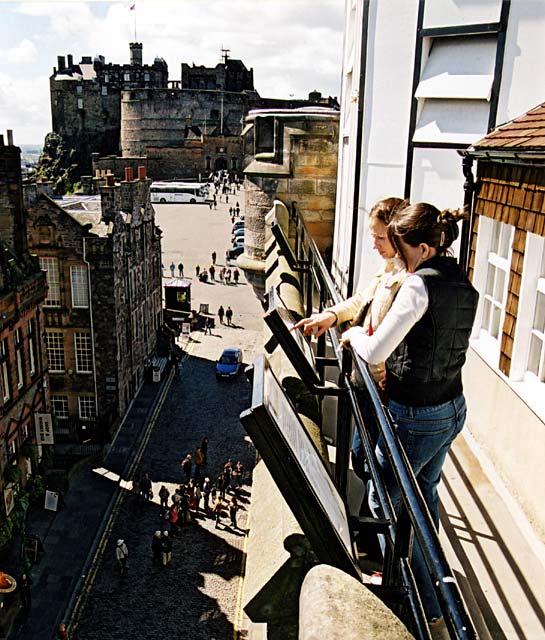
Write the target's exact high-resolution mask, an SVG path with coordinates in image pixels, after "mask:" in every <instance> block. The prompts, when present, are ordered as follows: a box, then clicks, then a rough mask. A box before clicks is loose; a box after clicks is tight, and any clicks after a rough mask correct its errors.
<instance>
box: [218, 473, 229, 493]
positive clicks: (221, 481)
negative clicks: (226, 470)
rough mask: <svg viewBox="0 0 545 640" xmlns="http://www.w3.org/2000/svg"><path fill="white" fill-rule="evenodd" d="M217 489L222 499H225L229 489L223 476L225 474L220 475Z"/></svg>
mask: <svg viewBox="0 0 545 640" xmlns="http://www.w3.org/2000/svg"><path fill="white" fill-rule="evenodd" d="M217 487H218V492H219V494H220V498H225V489H226V488H227V484H226V482H225V476H224V475H223V473H220V474H219V476H218V481H217Z"/></svg>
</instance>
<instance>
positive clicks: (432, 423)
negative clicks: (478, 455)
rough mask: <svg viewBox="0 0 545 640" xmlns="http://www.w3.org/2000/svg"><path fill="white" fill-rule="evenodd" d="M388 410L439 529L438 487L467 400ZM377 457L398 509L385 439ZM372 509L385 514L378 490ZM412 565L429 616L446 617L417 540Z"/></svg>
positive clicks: (372, 494)
mask: <svg viewBox="0 0 545 640" xmlns="http://www.w3.org/2000/svg"><path fill="white" fill-rule="evenodd" d="M388 409H389V411H390V415H391V417H392V420H393V422H394V427H395V429H396V432H397V435H398V437H399V440H400V442H401V444H402V446H403V449H404V450H405V453H406V455H407V458H408V460H409V464H410V465H411V468H412V470H413V472H414V475H415V476H416V480H417V482H418V486H419V487H420V490H421V492H422V495H423V497H424V501H425V502H426V504H427V506H428V509H429V510H430V514H431V517H432V520H433V522H434V524H435V527H436V528H437V529H439V498H438V494H437V487H438V486H439V482H440V480H441V470H442V468H443V464H444V462H445V458H446V456H447V453H448V451H449V449H450V447H451V445H452V442H453V441H454V439H455V438H456V436H457V435H458V434H459V433H460V431H461V430H462V428H463V426H464V422H465V419H466V413H467V409H466V402H465V398H464V396H463V395H461V394H460V395H459V396H458V397H456V398H454V400H450V401H449V402H444V403H443V404H438V405H434V406H429V407H408V406H406V405H402V404H399V403H397V402H394V401H392V400H390V402H389V405H388ZM376 455H377V460H378V462H379V464H380V467H381V470H382V477H383V480H384V483H385V487H386V489H387V491H388V493H389V494H390V497H391V500H392V504H393V506H394V508H397V507H398V505H399V502H400V492H399V488H398V486H397V483H396V481H395V477H394V474H393V471H392V468H391V466H390V462H389V460H388V458H387V456H386V454H385V453H384V443H383V440H382V436H381V437H380V438H379V441H378V444H377V449H376ZM369 506H370V507H371V510H372V512H373V514H374V515H375V516H380V515H382V514H381V511H380V506H379V503H378V500H377V497H376V493H375V489H374V487H372V488H371V492H370V495H369ZM411 565H412V568H413V571H414V574H415V578H416V582H417V585H418V589H419V592H420V597H421V599H422V604H423V606H424V611H425V613H426V616H427V617H428V619H430V618H438V617H440V616H441V615H442V614H441V609H440V608H439V602H438V600H437V596H436V595H435V590H434V588H433V585H432V583H431V580H430V578H429V575H428V572H427V569H426V565H425V563H424V559H423V556H422V551H421V549H420V545H419V544H418V542H417V541H416V539H415V542H414V545H413V557H412V563H411Z"/></svg>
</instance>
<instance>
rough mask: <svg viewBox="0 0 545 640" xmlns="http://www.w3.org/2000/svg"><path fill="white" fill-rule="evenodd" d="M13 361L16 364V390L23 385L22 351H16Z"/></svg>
mask: <svg viewBox="0 0 545 640" xmlns="http://www.w3.org/2000/svg"><path fill="white" fill-rule="evenodd" d="M15 360H16V363H17V389H20V388H21V387H22V386H23V385H24V384H25V376H24V372H23V350H22V349H17V350H16V352H15Z"/></svg>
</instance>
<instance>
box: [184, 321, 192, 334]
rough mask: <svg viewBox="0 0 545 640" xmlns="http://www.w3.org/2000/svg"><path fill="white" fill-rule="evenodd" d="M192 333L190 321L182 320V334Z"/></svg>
mask: <svg viewBox="0 0 545 640" xmlns="http://www.w3.org/2000/svg"><path fill="white" fill-rule="evenodd" d="M190 333H191V324H190V323H189V322H182V335H183V336H188V335H189V334H190Z"/></svg>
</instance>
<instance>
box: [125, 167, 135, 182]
mask: <svg viewBox="0 0 545 640" xmlns="http://www.w3.org/2000/svg"><path fill="white" fill-rule="evenodd" d="M133 179H134V178H133V173H132V167H125V180H126V182H132V180H133Z"/></svg>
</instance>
